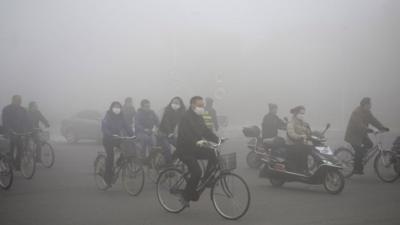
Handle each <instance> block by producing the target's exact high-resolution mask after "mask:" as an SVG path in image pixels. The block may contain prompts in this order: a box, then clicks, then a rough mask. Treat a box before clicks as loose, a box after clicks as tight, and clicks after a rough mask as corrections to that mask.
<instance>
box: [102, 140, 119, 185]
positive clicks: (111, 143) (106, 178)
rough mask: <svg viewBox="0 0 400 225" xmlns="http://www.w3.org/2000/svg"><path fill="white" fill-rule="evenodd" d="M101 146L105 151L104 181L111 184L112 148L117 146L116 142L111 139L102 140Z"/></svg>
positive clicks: (112, 167)
mask: <svg viewBox="0 0 400 225" xmlns="http://www.w3.org/2000/svg"><path fill="white" fill-rule="evenodd" d="M103 146H104V149H105V150H106V154H107V157H106V171H105V174H104V181H105V182H106V183H107V184H108V185H111V184H112V180H113V176H114V147H117V146H118V141H115V140H112V139H106V138H104V139H103Z"/></svg>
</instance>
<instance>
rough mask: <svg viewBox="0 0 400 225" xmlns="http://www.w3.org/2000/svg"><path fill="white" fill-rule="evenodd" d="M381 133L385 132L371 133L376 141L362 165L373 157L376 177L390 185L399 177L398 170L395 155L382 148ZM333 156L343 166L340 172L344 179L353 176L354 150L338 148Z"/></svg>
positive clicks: (399, 172)
mask: <svg viewBox="0 0 400 225" xmlns="http://www.w3.org/2000/svg"><path fill="white" fill-rule="evenodd" d="M383 133H385V132H381V131H377V132H373V134H374V137H375V140H376V141H375V145H374V146H373V147H372V148H370V149H369V150H368V151H367V153H366V154H365V156H364V159H363V165H366V164H367V163H368V162H369V161H370V160H372V158H374V157H375V159H374V170H375V173H376V175H377V176H378V178H379V179H380V180H382V181H383V182H386V183H392V182H394V181H395V180H396V179H397V178H398V177H399V176H400V170H399V168H398V167H399V166H398V164H397V162H396V159H397V158H396V153H395V152H393V151H391V150H386V149H384V147H383V143H382V142H383ZM350 149H351V150H350ZM335 156H336V157H337V159H338V160H339V161H340V162H341V164H342V166H343V170H342V172H343V175H344V177H345V178H350V177H351V176H352V175H353V169H354V150H353V149H352V148H347V147H340V148H339V149H337V150H336V152H335ZM392 167H393V168H392Z"/></svg>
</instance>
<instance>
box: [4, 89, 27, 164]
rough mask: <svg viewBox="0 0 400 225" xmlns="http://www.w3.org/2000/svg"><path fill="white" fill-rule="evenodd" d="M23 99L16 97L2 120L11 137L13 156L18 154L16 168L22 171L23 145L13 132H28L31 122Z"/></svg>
mask: <svg viewBox="0 0 400 225" xmlns="http://www.w3.org/2000/svg"><path fill="white" fill-rule="evenodd" d="M21 104H22V98H21V96H20V95H14V96H13V97H12V102H11V104H10V105H8V106H6V107H5V108H4V109H3V113H2V120H3V127H4V130H5V132H6V133H7V134H9V135H10V137H11V143H10V148H11V152H12V154H14V151H17V152H16V160H15V165H14V166H15V168H16V169H17V170H19V169H20V163H21V151H22V145H21V144H22V143H21V139H20V137H18V136H14V135H12V132H16V133H23V132H25V131H27V130H28V128H29V122H28V118H27V112H26V110H25V108H23V107H22V106H21Z"/></svg>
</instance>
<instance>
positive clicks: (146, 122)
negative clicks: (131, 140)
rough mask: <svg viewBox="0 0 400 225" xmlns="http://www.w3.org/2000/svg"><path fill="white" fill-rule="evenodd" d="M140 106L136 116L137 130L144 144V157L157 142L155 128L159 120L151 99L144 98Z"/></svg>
mask: <svg viewBox="0 0 400 225" xmlns="http://www.w3.org/2000/svg"><path fill="white" fill-rule="evenodd" d="M140 106H141V107H140V109H139V110H138V112H137V113H136V116H135V132H136V136H137V137H138V140H139V141H140V143H141V145H142V152H141V153H142V157H145V156H146V151H147V150H148V149H150V148H152V147H153V146H154V144H155V143H154V142H155V140H154V136H153V130H154V128H156V127H158V125H159V120H158V117H157V115H156V113H155V112H154V111H153V110H152V109H151V105H150V101H149V100H147V99H144V100H142V102H141V103H140Z"/></svg>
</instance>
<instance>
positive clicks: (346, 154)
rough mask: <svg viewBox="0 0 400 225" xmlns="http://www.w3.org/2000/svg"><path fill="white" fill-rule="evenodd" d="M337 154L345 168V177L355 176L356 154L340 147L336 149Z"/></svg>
mask: <svg viewBox="0 0 400 225" xmlns="http://www.w3.org/2000/svg"><path fill="white" fill-rule="evenodd" d="M335 156H336V158H337V159H338V161H339V162H340V163H341V165H342V167H343V169H342V174H343V176H344V177H345V178H350V177H351V176H353V170H354V154H353V152H352V151H350V150H349V149H347V148H344V147H342V148H339V149H338V150H336V151H335Z"/></svg>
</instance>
